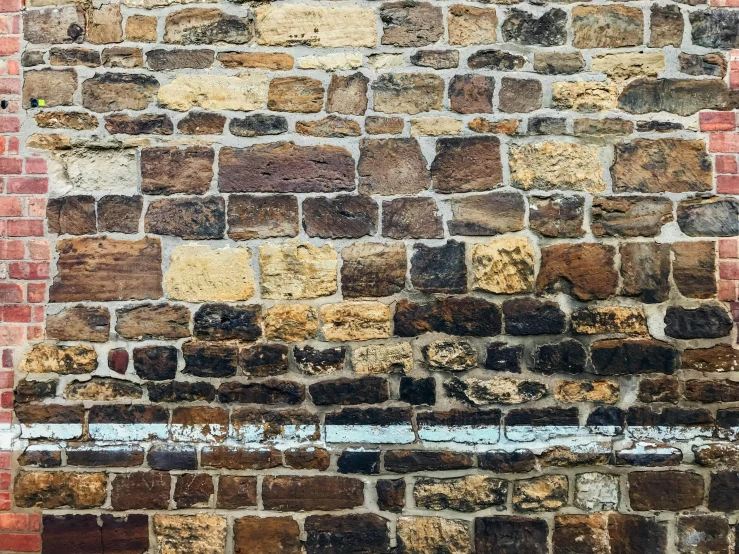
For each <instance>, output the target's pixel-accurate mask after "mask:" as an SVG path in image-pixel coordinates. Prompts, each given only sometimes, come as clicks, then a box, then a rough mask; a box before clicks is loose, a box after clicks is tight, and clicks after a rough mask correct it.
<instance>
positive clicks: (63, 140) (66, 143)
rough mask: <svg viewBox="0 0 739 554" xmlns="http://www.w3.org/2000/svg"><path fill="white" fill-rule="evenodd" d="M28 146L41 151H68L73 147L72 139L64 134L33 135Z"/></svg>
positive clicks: (27, 141)
mask: <svg viewBox="0 0 739 554" xmlns="http://www.w3.org/2000/svg"><path fill="white" fill-rule="evenodd" d="M26 146H27V147H28V148H38V149H39V150H66V149H67V148H70V147H71V146H72V138H71V137H70V136H69V135H65V134H62V133H33V134H31V135H28V138H27V139H26Z"/></svg>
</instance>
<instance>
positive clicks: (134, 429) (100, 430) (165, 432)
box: [90, 423, 169, 441]
mask: <svg viewBox="0 0 739 554" xmlns="http://www.w3.org/2000/svg"><path fill="white" fill-rule="evenodd" d="M90 437H92V438H93V439H95V440H103V441H142V440H149V439H162V440H164V439H167V438H169V429H168V425H167V424H166V423H90Z"/></svg>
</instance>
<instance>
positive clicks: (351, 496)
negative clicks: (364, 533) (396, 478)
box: [262, 476, 364, 511]
mask: <svg viewBox="0 0 739 554" xmlns="http://www.w3.org/2000/svg"><path fill="white" fill-rule="evenodd" d="M262 500H263V502H264V507H265V508H266V509H268V510H278V511H298V510H341V509H346V508H353V507H356V506H359V505H361V504H362V502H363V501H364V492H363V487H362V482H361V481H360V480H358V479H354V478H351V477H328V476H325V477H324V476H316V477H294V476H277V477H271V476H267V477H265V479H264V486H263V488H262Z"/></svg>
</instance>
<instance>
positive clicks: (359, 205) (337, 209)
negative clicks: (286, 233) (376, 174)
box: [303, 194, 379, 239]
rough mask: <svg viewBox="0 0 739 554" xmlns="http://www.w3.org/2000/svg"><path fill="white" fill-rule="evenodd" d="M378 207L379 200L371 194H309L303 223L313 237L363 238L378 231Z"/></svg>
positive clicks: (304, 202)
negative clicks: (325, 195) (327, 195)
mask: <svg viewBox="0 0 739 554" xmlns="http://www.w3.org/2000/svg"><path fill="white" fill-rule="evenodd" d="M378 211H379V209H378V207H377V203H375V201H374V200H372V199H371V198H369V197H367V196H361V195H349V194H346V195H340V196H334V197H333V198H327V197H321V196H319V197H314V198H306V199H305V200H304V201H303V227H304V228H305V231H306V233H307V234H308V236H309V237H321V238H327V239H337V238H359V237H363V236H365V235H373V234H374V233H375V230H376V228H377V217H378Z"/></svg>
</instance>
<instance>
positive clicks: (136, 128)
mask: <svg viewBox="0 0 739 554" xmlns="http://www.w3.org/2000/svg"><path fill="white" fill-rule="evenodd" d="M105 129H106V130H107V131H108V132H109V133H110V134H112V135H115V134H123V135H171V134H172V133H173V132H174V126H173V125H172V120H171V119H169V116H166V115H164V114H143V115H138V116H135V117H132V116H130V115H127V114H113V115H108V116H106V117H105Z"/></svg>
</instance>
